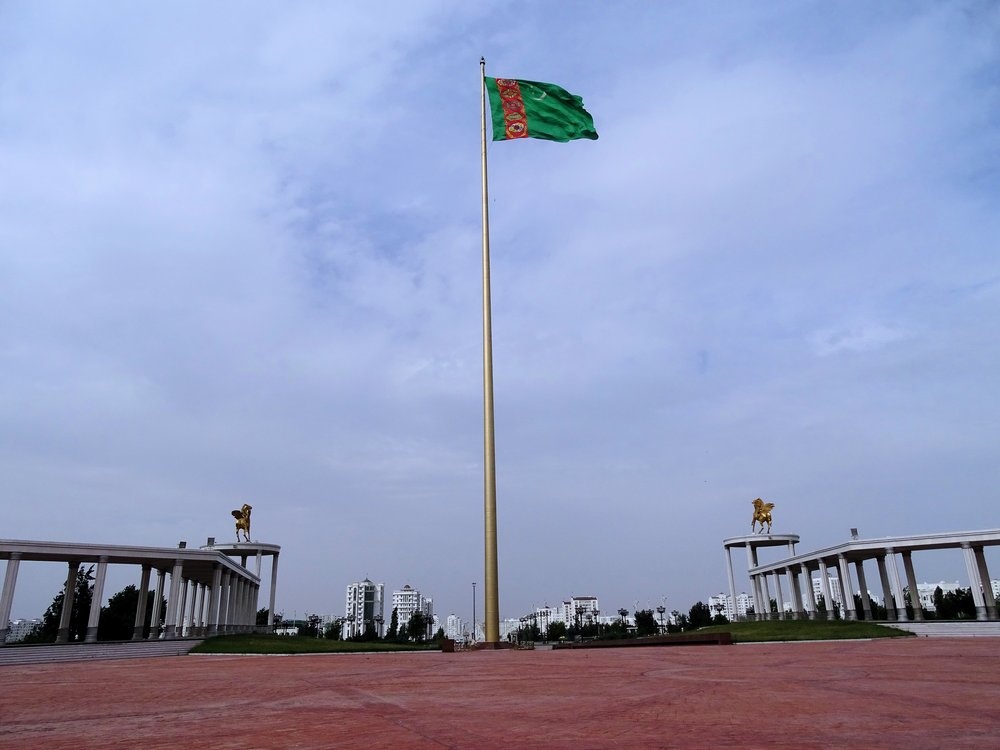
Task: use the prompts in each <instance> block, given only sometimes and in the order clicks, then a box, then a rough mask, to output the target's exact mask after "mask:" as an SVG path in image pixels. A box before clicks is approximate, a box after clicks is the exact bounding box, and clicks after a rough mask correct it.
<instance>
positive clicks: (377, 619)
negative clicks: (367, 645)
mask: <svg viewBox="0 0 1000 750" xmlns="http://www.w3.org/2000/svg"><path fill="white" fill-rule="evenodd" d="M383 622H385V620H384V619H383V617H382V615H375V624H376V625H377V626H378V637H379V638H381V637H382V623H383Z"/></svg>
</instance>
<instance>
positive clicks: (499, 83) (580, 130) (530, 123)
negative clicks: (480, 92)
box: [486, 77, 597, 143]
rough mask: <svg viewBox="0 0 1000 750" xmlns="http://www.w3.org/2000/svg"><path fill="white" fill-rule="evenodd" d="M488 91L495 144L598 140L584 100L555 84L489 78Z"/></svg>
mask: <svg viewBox="0 0 1000 750" xmlns="http://www.w3.org/2000/svg"><path fill="white" fill-rule="evenodd" d="M486 91H487V93H488V94H489V96H490V112H491V114H492V116H493V140H494V141H507V140H512V139H514V138H542V139H544V140H546V141H559V142H561V143H565V142H566V141H572V140H576V139H577V138H589V139H590V140H592V141H596V140H597V131H596V130H595V129H594V118H593V117H591V116H590V113H589V112H588V111H587V110H585V109H584V108H583V99H581V98H580V97H579V96H575V95H573V94H571V93H569V92H568V91H567V90H566V89H564V88H561V87H559V86H556V85H555V84H554V83H539V82H538V81H520V80H516V79H513V78H490V77H487V78H486Z"/></svg>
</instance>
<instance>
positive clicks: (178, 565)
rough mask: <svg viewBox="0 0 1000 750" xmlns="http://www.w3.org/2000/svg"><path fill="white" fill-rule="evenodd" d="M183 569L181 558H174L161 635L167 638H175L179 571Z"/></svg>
mask: <svg viewBox="0 0 1000 750" xmlns="http://www.w3.org/2000/svg"><path fill="white" fill-rule="evenodd" d="M183 570H184V561H183V560H174V569H173V570H172V571H170V594H169V595H168V596H167V614H166V617H165V618H164V623H163V626H164V627H163V637H164V638H165V639H167V640H170V639H171V638H176V637H177V636H178V633H177V613H178V611H180V609H181V605H180V596H181V572H183Z"/></svg>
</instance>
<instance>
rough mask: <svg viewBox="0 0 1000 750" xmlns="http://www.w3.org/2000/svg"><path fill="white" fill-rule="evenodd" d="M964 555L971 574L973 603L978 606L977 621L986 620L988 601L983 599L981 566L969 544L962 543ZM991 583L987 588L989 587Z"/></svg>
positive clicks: (987, 583)
mask: <svg viewBox="0 0 1000 750" xmlns="http://www.w3.org/2000/svg"><path fill="white" fill-rule="evenodd" d="M962 555H963V556H964V557H965V569H966V571H967V572H968V574H969V586H970V587H971V588H972V601H973V602H975V604H976V619H977V620H985V619H986V600H985V599H984V598H983V588H984V586H983V582H982V581H981V580H980V578H979V566H978V565H977V564H976V555H975V553H974V552H973V551H972V545H971V544H970V543H969V542H962ZM989 585H990V583H989V581H987V582H986V586H989Z"/></svg>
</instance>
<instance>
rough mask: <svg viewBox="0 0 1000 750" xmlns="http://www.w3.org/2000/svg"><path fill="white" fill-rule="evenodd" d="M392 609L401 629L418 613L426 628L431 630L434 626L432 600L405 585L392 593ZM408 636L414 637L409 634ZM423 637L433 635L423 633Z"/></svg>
mask: <svg viewBox="0 0 1000 750" xmlns="http://www.w3.org/2000/svg"><path fill="white" fill-rule="evenodd" d="M392 608H393V609H394V610H396V622H397V623H398V625H399V627H403V626H404V625H406V624H407V623H409V622H410V618H411V617H413V615H414V613H416V612H420V614H422V615H423V616H424V622H425V623H426V628H427V629H428V630H431V628H433V627H434V625H435V617H434V600H433V599H431V598H430V597H427V596H424V595H423V594H421V593H420V592H419V591H418V590H417V589H415V588H413V587H411V586H410V584H406V585H405V586H403V588H402V589H400V590H399V591H393V592H392ZM410 635H414V634H413V633H411V634H410ZM423 635H424V637H425V638H426V637H428V636H430V635H433V633H424V634H423Z"/></svg>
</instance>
